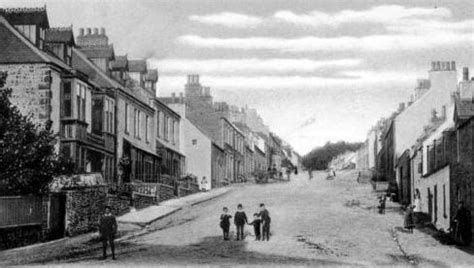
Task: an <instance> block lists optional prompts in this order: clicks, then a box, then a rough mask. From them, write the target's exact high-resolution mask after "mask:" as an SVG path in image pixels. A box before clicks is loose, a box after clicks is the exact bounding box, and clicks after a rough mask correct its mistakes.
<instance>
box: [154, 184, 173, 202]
mask: <svg viewBox="0 0 474 268" xmlns="http://www.w3.org/2000/svg"><path fill="white" fill-rule="evenodd" d="M159 187H160V188H159V194H158V198H159V201H160V202H162V201H166V200H169V199H173V198H175V195H174V188H173V186H170V185H166V184H160V185H159Z"/></svg>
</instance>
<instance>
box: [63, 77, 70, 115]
mask: <svg viewBox="0 0 474 268" xmlns="http://www.w3.org/2000/svg"><path fill="white" fill-rule="evenodd" d="M71 116H72V99H71V82H69V81H68V82H65V83H64V87H63V117H71Z"/></svg>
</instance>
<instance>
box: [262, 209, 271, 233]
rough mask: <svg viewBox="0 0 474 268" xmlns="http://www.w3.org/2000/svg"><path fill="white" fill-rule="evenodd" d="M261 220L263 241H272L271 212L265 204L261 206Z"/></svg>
mask: <svg viewBox="0 0 474 268" xmlns="http://www.w3.org/2000/svg"><path fill="white" fill-rule="evenodd" d="M260 218H261V220H262V241H265V238H266V239H267V241H269V240H270V221H271V218H270V212H268V210H267V209H266V208H265V204H263V203H262V204H260Z"/></svg>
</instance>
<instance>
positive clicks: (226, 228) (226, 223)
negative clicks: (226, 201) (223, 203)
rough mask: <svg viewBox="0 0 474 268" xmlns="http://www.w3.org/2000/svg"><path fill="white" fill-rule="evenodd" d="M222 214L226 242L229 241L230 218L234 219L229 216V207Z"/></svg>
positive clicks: (221, 223) (221, 224)
mask: <svg viewBox="0 0 474 268" xmlns="http://www.w3.org/2000/svg"><path fill="white" fill-rule="evenodd" d="M222 212H223V213H222V214H221V222H220V226H221V228H222V232H223V236H224V240H229V229H230V218H232V216H231V215H230V214H229V210H228V209H227V207H224V208H223V209H222Z"/></svg>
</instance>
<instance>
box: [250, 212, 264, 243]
mask: <svg viewBox="0 0 474 268" xmlns="http://www.w3.org/2000/svg"><path fill="white" fill-rule="evenodd" d="M261 223H262V220H261V219H260V217H259V215H258V213H254V214H253V221H252V222H251V223H249V225H253V231H254V233H255V241H258V240H260V234H261V233H260V225H261Z"/></svg>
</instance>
